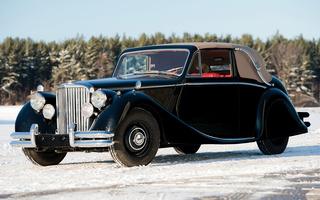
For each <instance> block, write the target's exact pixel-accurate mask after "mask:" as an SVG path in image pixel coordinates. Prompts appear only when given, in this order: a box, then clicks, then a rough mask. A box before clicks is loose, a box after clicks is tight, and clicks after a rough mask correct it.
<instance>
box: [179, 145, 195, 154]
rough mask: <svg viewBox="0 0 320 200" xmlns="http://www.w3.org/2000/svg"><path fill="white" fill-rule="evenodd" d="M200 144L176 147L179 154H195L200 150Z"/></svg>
mask: <svg viewBox="0 0 320 200" xmlns="http://www.w3.org/2000/svg"><path fill="white" fill-rule="evenodd" d="M200 146H201V145H200V144H186V145H180V146H177V147H174V150H175V151H176V152H177V153H178V154H195V153H197V151H198V150H199V148H200Z"/></svg>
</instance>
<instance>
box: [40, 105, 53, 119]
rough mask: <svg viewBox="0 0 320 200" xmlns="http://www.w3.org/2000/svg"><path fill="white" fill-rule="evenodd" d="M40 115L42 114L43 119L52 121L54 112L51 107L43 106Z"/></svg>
mask: <svg viewBox="0 0 320 200" xmlns="http://www.w3.org/2000/svg"><path fill="white" fill-rule="evenodd" d="M42 113H43V116H44V118H46V119H52V117H53V116H54V114H55V113H56V110H55V109H54V107H53V105H51V104H47V105H45V106H44V108H43V110H42Z"/></svg>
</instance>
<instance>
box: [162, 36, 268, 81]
mask: <svg viewBox="0 0 320 200" xmlns="http://www.w3.org/2000/svg"><path fill="white" fill-rule="evenodd" d="M166 45H184V46H185V45H190V46H195V47H196V48H198V49H199V50H201V49H237V48H242V49H245V50H247V51H248V52H249V53H250V54H251V55H252V56H253V58H254V59H255V60H256V61H259V62H260V63H261V73H262V75H263V77H264V78H265V80H266V81H268V82H270V81H271V80H272V76H271V75H270V74H269V72H268V71H267V68H266V65H265V63H264V60H263V57H262V56H261V55H260V54H259V53H258V52H257V51H256V50H254V49H252V48H250V47H247V46H244V45H240V44H232V43H223V42H208V43H207V42H192V43H172V44H166ZM235 57H236V64H237V68H238V72H239V74H240V76H241V77H242V78H249V79H254V80H257V81H258V82H261V83H263V80H261V78H260V77H259V75H258V73H257V70H256V68H255V66H254V64H253V63H252V61H251V59H250V57H249V56H248V55H247V54H246V53H245V52H243V51H235Z"/></svg>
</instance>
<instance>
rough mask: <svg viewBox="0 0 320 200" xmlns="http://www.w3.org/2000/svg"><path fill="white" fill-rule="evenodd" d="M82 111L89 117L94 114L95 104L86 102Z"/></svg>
mask: <svg viewBox="0 0 320 200" xmlns="http://www.w3.org/2000/svg"><path fill="white" fill-rule="evenodd" d="M81 113H82V115H83V116H84V117H86V118H89V117H91V116H92V114H93V106H92V104H91V103H85V104H83V105H82V108H81Z"/></svg>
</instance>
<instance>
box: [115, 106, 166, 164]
mask: <svg viewBox="0 0 320 200" xmlns="http://www.w3.org/2000/svg"><path fill="white" fill-rule="evenodd" d="M113 140H114V145H113V146H112V147H111V149H110V153H111V156H112V158H113V159H114V161H115V162H116V163H118V164H119V165H121V166H125V167H133V166H140V165H147V164H149V163H150V162H151V161H152V160H153V158H154V157H155V155H156V154H157V151H158V148H159V144H160V130H159V126H158V123H157V120H156V119H155V118H154V117H153V115H152V114H151V113H150V112H148V111H146V110H144V109H142V108H134V109H132V110H131V111H130V112H129V114H128V115H127V117H126V118H125V119H124V121H123V122H122V123H121V124H120V125H119V128H118V129H117V130H116V131H115V135H114V137H113Z"/></svg>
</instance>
